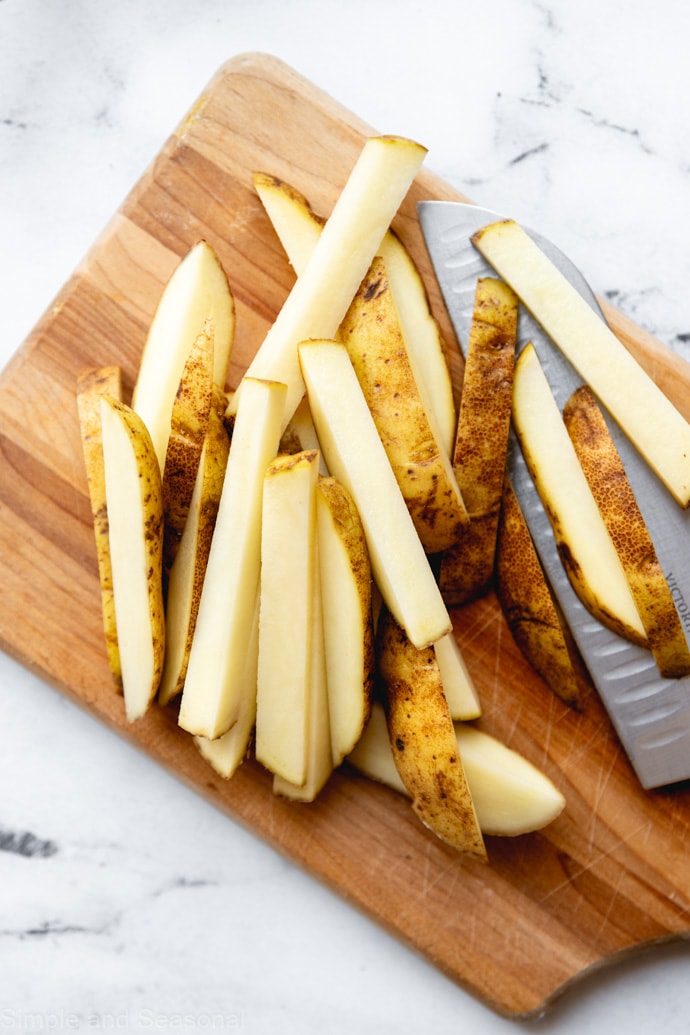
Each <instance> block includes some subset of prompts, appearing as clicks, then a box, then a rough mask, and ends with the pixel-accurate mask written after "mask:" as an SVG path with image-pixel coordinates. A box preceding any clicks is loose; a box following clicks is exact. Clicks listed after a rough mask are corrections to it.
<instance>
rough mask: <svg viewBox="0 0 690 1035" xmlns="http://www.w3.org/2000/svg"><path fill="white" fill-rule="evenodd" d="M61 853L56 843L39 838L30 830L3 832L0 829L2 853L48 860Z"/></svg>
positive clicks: (0, 848)
mask: <svg viewBox="0 0 690 1035" xmlns="http://www.w3.org/2000/svg"><path fill="white" fill-rule="evenodd" d="M58 851H59V849H58V846H57V844H56V843H55V841H51V840H48V839H44V838H40V837H37V836H36V835H35V834H32V833H31V831H29V830H22V831H17V830H3V829H2V828H0V852H12V853H14V854H15V855H23V856H25V857H26V858H32V859H35V858H42V859H47V858H49V857H50V856H51V855H56V854H57V852H58Z"/></svg>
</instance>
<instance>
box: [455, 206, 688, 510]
mask: <svg viewBox="0 0 690 1035" xmlns="http://www.w3.org/2000/svg"><path fill="white" fill-rule="evenodd" d="M471 240H472V243H473V244H474V246H475V247H476V248H477V250H478V251H479V252H480V253H481V254H482V255H483V256H484V258H485V259H486V260H487V262H489V263H490V264H491V265H492V266H493V268H494V269H495V270H496V272H497V273H498V275H499V276H500V277H503V279H504V280H505V281H506V282H507V283H508V284H510V286H511V287H512V288H513V290H514V291H515V293H516V294H517V295H518V296H519V298H520V300H521V302H522V303H523V305H525V307H526V308H527V309H529V311H530V312H531V313H532V316H534V318H535V320H537V322H538V323H539V324H540V325H541V326H542V328H543V329H544V330H545V331H546V333H547V334H548V335H549V337H550V338H551V339H552V341H553V342H554V343H555V344H556V345H557V346H558V347H559V349H560V350H561V351H562V352H563V353H564V355H565V356H566V357H567V358H568V360H569V362H570V363H572V365H573V367H574V368H575V369H576V370H577V372H578V373H579V375H580V377H581V378H582V381H583V382H584V383H585V384H588V385H590V387H591V388H592V390H593V391H594V392H595V394H596V396H597V398H598V399H601V401H602V403H603V404H604V406H605V407H606V409H607V410H608V412H609V413H610V414H611V416H612V417H613V419H614V420H615V421H616V422H617V424H618V425H619V426H620V427H621V429H622V430H623V431H624V432H625V434H626V435H627V436H628V438H629V439H630V441H631V442H633V443H634V445H635V447H636V448H637V449H638V451H639V452H640V454H641V456H643V457H644V458H645V460H646V462H647V463H648V464H649V466H650V467H651V468H652V470H653V471H655V472H656V474H657V475H658V476H659V478H660V479H661V481H662V482H664V484H665V485H666V487H667V488H668V490H669V492H670V493H671V494H672V495H673V496H674V498H675V499H676V501H677V502H678V504H679V505H680V506H681V507H682V508H683V509H686V508H687V507H689V506H690V423H689V422H688V421H687V420H686V419H685V417H684V416H683V415H682V414H681V413H680V412H679V410H677V409H676V407H675V406H674V405H673V403H672V402H671V400H670V399H668V398H667V397H666V395H664V393H663V392H662V390H661V388H660V387H659V386H658V385H657V384H656V383H655V381H654V380H653V378H652V377H650V375H649V373H648V372H647V371H646V370H645V369H644V367H643V366H642V365H641V364H640V363H638V362H637V360H636V359H635V357H634V356H633V355H632V353H631V352H630V351H629V350H628V349H626V347H625V345H624V344H623V342H622V341H621V340H620V339H619V338H618V337H617V336H616V335H615V334H614V332H613V331H612V330H611V328H610V327H609V326H608V324H607V323H606V321H605V320H604V319H603V317H602V316H601V314H600V313H597V312H595V310H594V309H593V308H592V307H591V305H590V304H589V302H588V301H587V300H586V299H585V298H583V296H582V295H581V294H580V292H579V291H578V290H577V288H576V287H575V286H574V285H573V284H571V283H570V281H569V280H568V278H567V277H565V276H564V275H563V273H562V272H561V271H560V270H559V269H558V268H557V267H556V266H555V265H554V263H553V262H552V261H551V260H550V259H549V258H548V257H547V255H546V254H545V253H544V252H543V251H542V250H541V249H540V248H539V246H538V245H537V243H536V242H535V241H534V240H533V238H532V237H530V235H529V234H528V233H527V232H526V231H525V230H524V229H523V228H522V227H521V226H519V224H517V223H516V222H515V220H513V219H502V220H499V221H498V222H495V223H491V224H489V225H488V226H485V227H482V228H481V229H480V230H478V231H477V232H476V233H475V234H473V235H472V238H471Z"/></svg>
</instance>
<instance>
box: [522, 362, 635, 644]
mask: <svg viewBox="0 0 690 1035" xmlns="http://www.w3.org/2000/svg"><path fill="white" fill-rule="evenodd" d="M513 427H514V428H515V432H516V435H517V438H518V441H519V443H520V448H521V450H522V454H523V456H524V458H525V463H526V465H527V468H528V470H529V473H530V475H531V477H532V480H533V482H534V485H535V487H536V489H537V492H538V494H539V497H540V499H541V502H542V505H543V507H544V511H545V512H546V514H547V516H548V518H549V521H550V523H551V528H552V530H553V534H554V538H555V541H556V546H557V548H558V553H559V556H560V559H561V563H562V565H563V568H564V570H565V572H566V574H567V576H568V579H569V581H570V584H571V586H572V588H573V590H574V591H575V593H577V595H578V597H579V598H580V600H581V602H582V604H583V605H584V607H586V608H587V610H588V611H589V612H590V614H592V615H593V616H594V617H595V618H596V619H597V620H598V621H600V622H601V623H602V625H605V626H606V627H607V628H609V629H612V630H613V631H614V632H616V633H617V634H618V635H619V636H622V637H624V638H625V639H628V640H630V642H632V643H635V644H637V645H638V646H642V647H644V646H647V634H646V632H645V629H644V626H643V624H642V621H641V619H640V615H639V612H638V610H637V606H636V604H635V599H634V597H633V595H632V592H631V590H630V586H629V584H628V580H627V578H626V576H625V571H624V569H623V565H622V563H621V560H620V557H619V556H618V553H617V551H616V548H615V546H614V545H613V542H612V540H611V536H610V535H609V533H608V529H607V528H606V525H605V523H604V520H603V518H602V516H601V512H600V511H599V508H598V507H597V504H596V501H595V499H594V497H593V495H592V491H591V489H590V488H589V485H588V483H587V479H586V478H585V475H584V472H583V470H582V467H581V465H580V462H579V460H578V457H577V454H576V452H575V449H574V447H573V444H572V442H571V440H570V436H569V435H568V432H567V431H566V428H565V425H564V423H563V417H562V414H561V410H560V408H559V406H558V404H557V403H556V400H555V399H554V396H553V393H552V391H551V386H550V385H549V383H548V380H547V378H546V375H545V374H544V370H543V368H542V366H541V363H540V361H539V357H538V355H537V352H536V350H535V348H534V346H533V345H532V344H531V343H528V344H527V345H525V347H524V348H523V349H522V351H521V352H520V355H519V356H518V358H517V360H516V363H515V374H514V382H513Z"/></svg>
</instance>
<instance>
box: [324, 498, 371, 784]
mask: <svg viewBox="0 0 690 1035" xmlns="http://www.w3.org/2000/svg"><path fill="white" fill-rule="evenodd" d="M316 515H317V521H318V532H319V536H318V540H319V570H320V579H321V600H322V610H323V626H324V636H325V652H326V671H327V673H328V703H329V712H330V732H331V741H332V749H333V764H334V765H340V763H341V762H342V760H343V758H344V757H345V755H347V754H348V753H349V752H350V751H351V750H352V748H353V747H354V745H355V744H356V743H357V741H358V740H359V738H360V736H361V735H362V730H363V729H364V727H365V725H366V722H367V719H368V717H369V711H370V709H371V696H372V688H373V681H374V666H375V658H374V624H373V615H372V599H371V598H372V580H371V564H370V561H369V551H368V549H367V543H366V538H365V536H364V529H363V528H362V522H361V519H360V516H359V514H358V512H357V508H356V507H355V504H354V501H353V499H352V497H351V496H350V494H349V492H348V491H347V490H346V489H345V487H344V486H343V485H341V484H340V482H339V481H337V479H335V478H320V479H319V483H318V485H317V490H316Z"/></svg>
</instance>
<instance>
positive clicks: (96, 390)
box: [77, 366, 122, 692]
mask: <svg viewBox="0 0 690 1035" xmlns="http://www.w3.org/2000/svg"><path fill="white" fill-rule="evenodd" d="M102 395H109V396H111V398H113V399H117V400H119V401H121V400H122V374H121V371H120V368H119V367H118V366H109V367H100V368H98V369H96V370H87V371H85V372H84V373H83V374H82V375H81V376H80V377H79V379H78V383H77V410H78V414H79V428H80V433H81V444H82V450H83V453H84V464H85V467H86V480H87V485H88V489H89V502H90V504H91V517H92V520H93V531H94V537H95V540H96V557H97V562H98V580H99V585H100V591H101V613H102V617H103V633H104V636H105V646H106V651H107V654H108V665H109V666H110V671H111V674H112V677H113V683H114V685H115V689H116V690H117V691H118V692H121V691H122V666H121V664H120V649H119V647H118V644H117V620H116V618H115V600H114V598H113V572H112V565H111V563H110V541H109V538H108V508H107V506H106V499H105V471H104V468H103V439H102V434H101V396H102Z"/></svg>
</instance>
